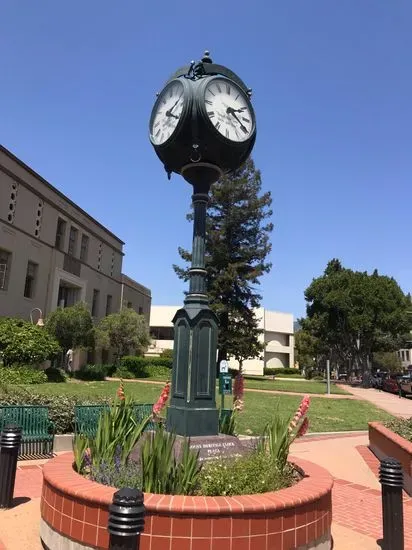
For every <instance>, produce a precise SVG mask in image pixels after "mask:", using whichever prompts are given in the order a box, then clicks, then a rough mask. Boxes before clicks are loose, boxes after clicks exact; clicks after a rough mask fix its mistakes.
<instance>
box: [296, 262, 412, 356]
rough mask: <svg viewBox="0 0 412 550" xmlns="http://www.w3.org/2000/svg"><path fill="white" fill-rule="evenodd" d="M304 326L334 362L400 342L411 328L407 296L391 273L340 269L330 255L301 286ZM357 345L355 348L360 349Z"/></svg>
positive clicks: (389, 346)
mask: <svg viewBox="0 0 412 550" xmlns="http://www.w3.org/2000/svg"><path fill="white" fill-rule="evenodd" d="M305 298H306V301H307V308H306V312H307V317H306V319H304V320H303V321H302V327H303V329H304V330H305V331H307V332H309V333H310V334H311V335H312V336H314V337H315V338H317V339H318V340H319V341H321V342H322V344H324V345H325V346H326V348H327V350H328V353H329V354H330V356H331V357H332V358H333V357H334V358H335V359H336V360H337V361H344V360H345V359H353V358H355V357H357V358H359V360H360V361H361V362H363V363H364V361H365V359H366V357H367V356H370V355H371V354H372V353H373V352H377V351H393V350H396V349H399V348H400V347H402V343H403V340H404V335H405V334H407V333H408V331H409V330H410V328H411V321H412V319H411V316H410V315H409V313H408V311H410V309H411V303H410V300H408V297H407V296H406V295H405V294H404V293H403V292H402V290H401V288H400V287H399V285H398V284H397V282H396V281H395V280H394V279H393V278H392V277H387V276H384V275H379V273H378V272H377V270H375V271H374V272H373V273H372V274H371V275H369V274H368V273H366V272H360V271H353V270H351V269H347V268H344V267H343V266H342V264H341V262H340V261H339V260H337V259H333V260H331V261H330V262H329V263H328V265H327V267H326V269H325V272H324V274H323V275H322V276H321V277H318V278H316V279H314V280H313V281H312V283H311V284H310V285H309V287H308V288H307V289H306V291H305ZM358 346H359V348H358Z"/></svg>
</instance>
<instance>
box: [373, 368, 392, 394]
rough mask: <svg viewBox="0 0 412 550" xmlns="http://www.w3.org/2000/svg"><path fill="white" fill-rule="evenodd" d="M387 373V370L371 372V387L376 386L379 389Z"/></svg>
mask: <svg viewBox="0 0 412 550" xmlns="http://www.w3.org/2000/svg"><path fill="white" fill-rule="evenodd" d="M388 374H389V373H388V372H387V371H379V372H375V373H374V374H373V379H372V385H373V387H374V388H376V389H377V390H381V389H382V386H383V381H384V380H385V378H386V377H387V376H388Z"/></svg>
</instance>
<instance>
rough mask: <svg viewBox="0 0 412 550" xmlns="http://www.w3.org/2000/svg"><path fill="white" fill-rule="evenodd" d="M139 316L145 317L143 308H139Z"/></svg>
mask: <svg viewBox="0 0 412 550" xmlns="http://www.w3.org/2000/svg"><path fill="white" fill-rule="evenodd" d="M139 315H143V308H142V306H139Z"/></svg>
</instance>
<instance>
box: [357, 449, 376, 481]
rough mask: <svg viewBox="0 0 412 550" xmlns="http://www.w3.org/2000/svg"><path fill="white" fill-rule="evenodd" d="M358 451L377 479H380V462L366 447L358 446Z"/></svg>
mask: <svg viewBox="0 0 412 550" xmlns="http://www.w3.org/2000/svg"><path fill="white" fill-rule="evenodd" d="M356 450H357V451H358V453H359V454H360V455H361V457H362V458H363V460H364V461H365V462H366V464H367V465H368V466H369V468H370V469H371V470H372V472H373V473H374V474H375V476H376V477H379V460H378V459H377V458H376V456H375V455H374V454H373V452H372V451H371V450H370V449H369V447H367V446H366V445H358V446H357V447H356Z"/></svg>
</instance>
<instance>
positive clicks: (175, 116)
mask: <svg viewBox="0 0 412 550" xmlns="http://www.w3.org/2000/svg"><path fill="white" fill-rule="evenodd" d="M250 96H251V91H250V89H248V88H247V87H246V86H245V84H244V83H243V82H242V81H241V80H240V78H239V77H238V76H237V75H236V74H235V73H233V72H232V71H230V70H229V69H227V68H226V67H223V66H222V65H216V64H214V63H212V60H211V59H210V57H209V54H208V52H206V53H205V56H204V57H203V59H202V61H201V62H199V63H197V64H195V63H192V64H191V65H190V66H188V67H183V68H182V69H180V70H179V71H177V72H176V73H175V74H174V75H173V76H172V78H171V79H170V80H169V81H168V82H167V83H166V85H165V87H164V88H163V90H162V91H161V92H160V94H159V95H158V97H157V100H156V103H155V105H154V107H153V110H152V115H151V117H150V125H149V126H150V141H151V143H152V145H153V147H154V149H155V151H156V153H157V155H158V157H159V158H160V160H161V161H162V162H163V164H164V166H165V169H166V171H167V172H168V174H169V175H170V174H171V173H172V172H176V173H178V174H181V175H183V177H184V178H185V179H187V180H188V181H189V182H190V183H195V182H199V181H202V182H204V183H206V184H210V183H213V182H214V181H216V180H217V179H218V178H219V177H220V176H221V175H222V174H225V173H228V172H231V171H233V170H236V169H237V168H238V167H239V166H240V165H241V164H242V163H243V162H244V161H245V160H246V158H247V157H248V156H249V154H250V152H251V150H252V148H253V145H254V142H255V138H256V121H255V114H254V111H253V107H252V104H251V101H250ZM199 169H200V170H199Z"/></svg>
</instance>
